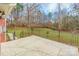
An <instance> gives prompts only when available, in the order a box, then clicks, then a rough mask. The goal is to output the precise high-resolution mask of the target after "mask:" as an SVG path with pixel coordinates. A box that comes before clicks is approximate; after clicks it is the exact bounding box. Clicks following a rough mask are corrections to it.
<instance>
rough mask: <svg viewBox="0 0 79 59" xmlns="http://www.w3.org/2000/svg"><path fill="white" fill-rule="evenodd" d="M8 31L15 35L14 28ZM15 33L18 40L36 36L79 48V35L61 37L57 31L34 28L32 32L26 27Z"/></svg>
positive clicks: (67, 34)
mask: <svg viewBox="0 0 79 59" xmlns="http://www.w3.org/2000/svg"><path fill="white" fill-rule="evenodd" d="M7 31H8V32H10V33H13V32H14V28H8V29H7ZM15 32H16V37H18V38H21V37H26V36H29V35H31V34H35V35H38V36H41V37H45V38H48V39H50V40H55V41H60V42H63V43H66V44H71V45H76V46H79V34H72V33H68V32H61V34H60V37H59V32H58V31H55V30H51V29H48V28H33V29H32V30H31V29H29V28H25V27H16V29H15Z"/></svg>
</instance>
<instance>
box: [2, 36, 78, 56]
mask: <svg viewBox="0 0 79 59" xmlns="http://www.w3.org/2000/svg"><path fill="white" fill-rule="evenodd" d="M1 55H2V56H61V55H64V56H77V55H78V49H77V48H76V47H73V46H69V45H66V44H62V43H59V42H56V41H51V40H48V39H45V38H42V37H39V36H35V35H32V36H29V37H25V38H21V39H18V40H14V41H9V42H5V43H1Z"/></svg>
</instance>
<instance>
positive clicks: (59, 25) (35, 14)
mask: <svg viewBox="0 0 79 59" xmlns="http://www.w3.org/2000/svg"><path fill="white" fill-rule="evenodd" d="M40 5H41V4H35V3H31V4H22V3H21V4H20V3H17V4H16V6H15V7H14V8H13V10H12V12H11V14H10V18H11V20H10V22H11V24H12V23H13V24H16V25H23V26H24V25H27V24H29V25H30V26H32V25H35V24H36V25H41V26H42V25H44V26H49V27H51V28H53V29H55V30H63V31H73V30H79V4H71V6H70V9H71V10H70V11H67V9H65V8H64V9H61V6H62V4H60V5H59V4H58V6H57V7H58V8H57V10H58V12H54V14H53V13H52V12H53V11H52V12H49V13H48V15H45V14H44V13H43V12H44V11H42V12H41V11H40V10H39V9H37V7H39V6H40ZM43 5H44V4H43ZM53 15H55V18H56V19H53V18H52V16H53ZM12 19H14V20H12ZM50 20H53V21H54V22H53V23H52V22H51V21H50Z"/></svg>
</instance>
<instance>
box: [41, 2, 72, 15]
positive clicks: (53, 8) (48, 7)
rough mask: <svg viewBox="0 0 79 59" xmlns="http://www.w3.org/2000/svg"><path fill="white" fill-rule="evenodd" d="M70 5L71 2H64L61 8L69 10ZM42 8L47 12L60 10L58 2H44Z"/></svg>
mask: <svg viewBox="0 0 79 59" xmlns="http://www.w3.org/2000/svg"><path fill="white" fill-rule="evenodd" d="M70 6H71V4H67V3H63V4H61V9H63V8H66V9H67V10H70V9H71V8H70ZM41 10H43V11H44V12H45V13H46V14H48V13H49V12H52V13H53V12H55V11H57V10H58V9H57V3H50V4H43V6H42V7H41Z"/></svg>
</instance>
